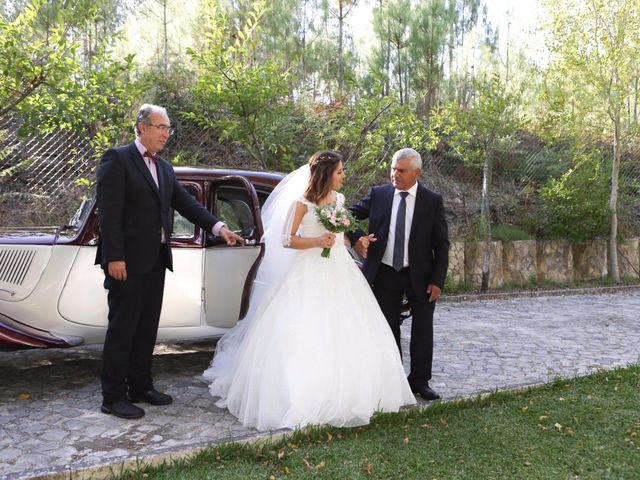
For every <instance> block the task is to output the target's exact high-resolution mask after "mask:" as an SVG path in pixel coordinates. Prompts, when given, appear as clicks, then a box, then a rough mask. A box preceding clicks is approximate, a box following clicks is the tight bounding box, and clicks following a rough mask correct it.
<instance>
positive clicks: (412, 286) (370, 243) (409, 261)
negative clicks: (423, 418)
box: [349, 148, 449, 400]
mask: <svg viewBox="0 0 640 480" xmlns="http://www.w3.org/2000/svg"><path fill="white" fill-rule="evenodd" d="M421 170H422V159H421V158H420V154H419V153H418V152H416V151H415V150H413V149H412V148H403V149H402V150H399V151H397V152H396V153H395V154H394V156H393V159H392V163H391V183H390V184H388V185H384V186H380V187H373V188H372V189H371V191H370V192H369V194H368V195H367V196H366V197H365V198H364V199H362V200H361V201H360V202H358V203H357V204H356V205H354V206H352V207H351V208H350V210H351V212H352V213H353V214H354V215H355V217H356V218H358V219H361V220H362V219H366V218H368V219H369V234H368V235H364V233H363V232H359V233H355V234H350V235H349V237H350V240H351V241H352V244H354V247H355V249H356V251H357V252H358V253H359V254H360V255H362V256H363V257H364V258H365V261H364V266H363V270H364V275H365V277H366V278H367V280H368V281H369V283H371V286H372V288H373V293H374V295H375V297H376V299H377V300H378V303H379V305H380V308H381V309H382V312H383V313H384V315H385V317H386V319H387V321H388V322H389V326H390V327H391V330H392V332H393V335H394V336H395V339H396V343H397V344H398V348H399V349H400V353H401V354H402V349H401V347H400V312H401V308H402V301H403V296H405V295H406V297H407V300H408V301H409V305H410V307H411V317H412V321H411V343H410V352H409V353H410V358H411V373H410V374H409V377H408V380H409V384H410V385H411V389H412V390H413V392H414V393H417V394H419V395H420V396H422V397H423V398H424V399H426V400H435V399H437V398H439V395H438V394H437V393H436V392H435V391H433V390H432V389H431V387H430V386H429V380H430V379H431V365H432V359H433V312H434V310H435V305H436V303H435V302H436V300H438V298H439V297H440V295H441V293H442V288H443V286H444V280H445V277H446V274H447V265H448V260H449V238H448V229H447V222H446V219H445V214H444V205H443V202H442V197H441V196H440V195H438V194H436V193H434V192H432V191H430V190H428V189H427V188H425V187H423V186H422V185H420V183H418V178H419V176H420V173H421Z"/></svg>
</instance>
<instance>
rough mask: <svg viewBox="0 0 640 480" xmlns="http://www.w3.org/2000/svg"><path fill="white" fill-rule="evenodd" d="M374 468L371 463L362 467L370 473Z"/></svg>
mask: <svg viewBox="0 0 640 480" xmlns="http://www.w3.org/2000/svg"><path fill="white" fill-rule="evenodd" d="M372 469H373V467H372V466H371V464H370V463H367V464H366V465H365V466H364V467H362V471H363V472H364V473H368V474H369V475H371V470H372Z"/></svg>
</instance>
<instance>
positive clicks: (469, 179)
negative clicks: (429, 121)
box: [0, 119, 640, 237]
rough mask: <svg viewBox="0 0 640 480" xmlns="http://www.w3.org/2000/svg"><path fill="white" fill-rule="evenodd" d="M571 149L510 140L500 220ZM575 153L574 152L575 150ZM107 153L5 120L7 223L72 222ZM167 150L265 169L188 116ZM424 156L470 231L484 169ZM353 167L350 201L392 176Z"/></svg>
mask: <svg viewBox="0 0 640 480" xmlns="http://www.w3.org/2000/svg"><path fill="white" fill-rule="evenodd" d="M603 148H605V150H602V151H600V153H601V154H603V158H606V157H607V155H606V153H607V152H606V147H603ZM569 151H570V150H569V149H568V148H566V149H563V147H561V146H557V145H556V146H552V147H549V146H547V145H544V144H542V143H541V142H540V141H539V140H538V139H536V138H534V137H530V136H526V135H521V136H519V137H518V139H517V141H514V142H512V143H511V144H509V145H503V146H502V148H501V149H500V150H499V151H497V152H496V155H494V157H493V170H492V172H493V173H492V181H491V204H492V215H493V217H494V222H495V223H496V224H511V223H518V221H519V220H521V219H520V218H519V216H520V215H521V212H522V211H523V209H526V208H527V204H528V203H531V204H532V205H534V204H535V203H536V202H539V195H538V192H539V188H540V187H541V186H542V185H544V184H545V183H546V182H547V181H548V180H549V179H550V178H558V177H559V176H560V175H562V174H563V173H565V172H566V171H567V170H568V169H569V168H571V167H572V165H573V162H572V158H571V155H570V154H569ZM571 152H572V154H574V155H575V151H573V150H571ZM603 152H604V153H603ZM100 153H101V152H95V151H94V148H93V147H92V144H91V142H90V139H88V138H86V137H81V136H78V135H76V134H73V133H70V132H65V131H58V132H55V133H51V134H48V135H44V136H42V137H28V138H21V137H19V136H18V135H17V126H16V125H15V123H13V122H12V120H10V119H5V120H4V121H0V225H1V226H8V225H9V224H11V225H16V226H19V225H21V224H22V225H25V226H31V225H35V224H48V225H51V224H61V223H64V222H66V221H67V220H68V218H69V217H70V215H71V214H72V213H73V211H74V210H75V207H76V206H77V205H78V204H79V203H80V201H81V198H82V197H83V196H84V195H88V194H91V189H90V187H88V186H87V185H86V184H84V183H82V182H79V180H80V179H87V180H88V181H89V182H93V181H94V179H95V172H94V170H95V167H96V165H97V162H98V161H99V156H100ZM585 153H586V152H585ZM163 156H164V158H167V159H170V160H172V161H173V162H174V164H191V165H212V166H216V167H231V168H242V169H258V168H259V167H258V165H256V164H255V163H254V162H250V161H248V160H247V157H246V156H244V155H243V154H242V151H241V150H240V149H239V148H237V147H235V146H234V145H231V144H224V143H223V144H221V143H219V142H218V141H217V137H216V136H215V134H214V133H213V132H212V131H210V130H206V129H203V128H201V127H199V126H197V125H194V124H191V123H188V122H186V121H183V122H181V123H178V125H176V134H175V135H174V136H172V137H171V138H170V140H169V142H168V143H167V147H166V149H165V151H164V152H163ZM425 159H426V160H427V161H426V164H425V168H424V176H423V181H424V183H426V184H427V185H428V186H429V187H430V188H432V189H433V190H435V191H438V192H441V193H442V194H443V197H444V199H445V206H446V208H447V213H448V217H449V223H450V228H451V234H452V236H453V237H464V236H467V235H469V233H470V232H469V231H470V230H471V229H473V228H474V218H477V214H478V212H479V208H480V196H481V187H482V169H481V168H478V167H477V166H470V165H468V164H467V163H466V162H464V161H463V160H462V159H461V158H459V156H457V155H455V154H453V152H450V151H446V150H442V151H436V152H431V153H430V154H427V155H425ZM362 168H365V169H366V168H367V166H364V167H362ZM608 168H609V167H606V168H605V167H603V174H608V170H607V169H608ZM349 173H350V174H351V178H349V179H348V182H349V185H348V192H347V193H351V195H352V196H353V197H354V198H351V200H357V198H356V197H358V196H360V195H361V194H362V192H363V191H365V190H366V188H367V185H364V184H363V182H366V183H367V184H368V183H378V182H384V181H385V178H386V176H387V171H386V170H384V169H383V170H379V171H378V172H377V173H376V174H375V175H373V176H372V175H365V174H363V172H358V171H357V170H355V171H351V170H349ZM79 183H81V184H79ZM621 184H622V185H623V188H624V189H625V191H626V192H628V193H629V192H630V194H631V196H632V197H633V198H634V199H635V200H638V202H637V203H638V204H640V187H639V186H640V154H639V153H637V154H629V153H627V154H626V155H625V156H624V158H623V161H622V165H621ZM633 205H634V206H635V205H636V203H635V202H634V203H633ZM623 222H627V223H630V224H633V225H632V227H633V228H635V229H638V228H640V227H638V225H640V218H638V219H636V216H635V213H634V212H631V214H630V215H628V216H627V217H625V218H624V219H623Z"/></svg>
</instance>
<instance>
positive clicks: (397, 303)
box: [373, 264, 436, 387]
mask: <svg viewBox="0 0 640 480" xmlns="http://www.w3.org/2000/svg"><path fill="white" fill-rule="evenodd" d="M424 288H425V289H426V288H427V286H426V285H425V287H424ZM373 294H374V295H375V297H376V299H377V300H378V304H379V305H380V309H381V310H382V313H384V316H385V318H386V319H387V322H389V326H390V327H391V331H392V332H393V336H394V337H395V339H396V343H397V344H398V349H399V350H400V356H402V347H401V345H400V312H401V309H402V300H403V297H404V295H406V296H407V300H408V301H409V306H410V307H411V341H410V343H409V355H410V365H411V372H410V373H409V377H408V379H409V384H410V385H411V386H412V387H419V386H422V385H424V384H426V383H427V382H428V381H429V380H431V368H432V364H433V312H434V310H435V307H436V303H435V302H431V303H430V302H428V301H427V300H425V299H424V298H423V295H422V296H419V295H417V294H416V292H415V291H414V289H413V287H412V286H411V279H410V277H409V269H408V268H405V269H403V270H401V271H399V272H397V271H396V270H394V269H393V268H391V267H389V266H388V265H385V264H381V265H380V269H379V270H378V274H377V276H376V279H375V281H374V283H373Z"/></svg>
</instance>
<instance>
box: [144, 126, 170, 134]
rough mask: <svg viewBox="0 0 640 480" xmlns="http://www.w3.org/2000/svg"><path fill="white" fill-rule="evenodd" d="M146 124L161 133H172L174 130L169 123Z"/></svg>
mask: <svg viewBox="0 0 640 480" xmlns="http://www.w3.org/2000/svg"><path fill="white" fill-rule="evenodd" d="M147 125H149V126H150V127H156V128H157V129H158V130H160V131H161V132H162V133H165V132H166V133H168V134H169V135H173V132H174V131H175V130H174V129H173V127H170V126H169V125H154V124H153V123H148V124H147Z"/></svg>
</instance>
